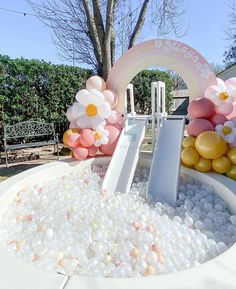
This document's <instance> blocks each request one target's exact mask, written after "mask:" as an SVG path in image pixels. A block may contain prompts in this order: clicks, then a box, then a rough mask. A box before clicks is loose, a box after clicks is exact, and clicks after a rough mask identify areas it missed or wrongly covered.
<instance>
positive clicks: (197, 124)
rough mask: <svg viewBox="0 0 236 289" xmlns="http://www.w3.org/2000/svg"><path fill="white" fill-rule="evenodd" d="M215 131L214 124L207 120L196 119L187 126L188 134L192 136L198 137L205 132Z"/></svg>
mask: <svg viewBox="0 0 236 289" xmlns="http://www.w3.org/2000/svg"><path fill="white" fill-rule="evenodd" d="M209 130H211V131H213V130H214V126H213V124H212V123H211V122H210V121H209V120H207V119H201V118H196V119H193V120H192V121H191V122H190V123H189V125H188V126H187V132H188V134H189V135H190V136H194V137H197V136H198V135H199V134H200V133H202V132H204V131H209Z"/></svg>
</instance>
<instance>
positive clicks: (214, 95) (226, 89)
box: [206, 83, 236, 105]
mask: <svg viewBox="0 0 236 289" xmlns="http://www.w3.org/2000/svg"><path fill="white" fill-rule="evenodd" d="M206 94H207V95H206V96H207V97H208V98H209V99H211V101H212V102H214V104H215V105H221V104H222V103H231V104H232V103H233V102H234V96H235V94H236V90H235V88H234V87H233V86H230V85H225V84H224V83H220V84H218V85H213V86H210V87H209V89H208V90H207V93H206Z"/></svg>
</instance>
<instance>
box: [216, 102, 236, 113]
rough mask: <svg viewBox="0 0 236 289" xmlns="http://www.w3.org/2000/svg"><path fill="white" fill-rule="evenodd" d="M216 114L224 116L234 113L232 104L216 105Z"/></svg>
mask: <svg viewBox="0 0 236 289" xmlns="http://www.w3.org/2000/svg"><path fill="white" fill-rule="evenodd" d="M215 110H216V113H220V114H223V115H228V114H231V113H232V111H233V105H232V103H227V102H226V103H222V104H220V105H216V107H215Z"/></svg>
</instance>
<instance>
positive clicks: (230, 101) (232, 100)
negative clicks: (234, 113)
mask: <svg viewBox="0 0 236 289" xmlns="http://www.w3.org/2000/svg"><path fill="white" fill-rule="evenodd" d="M225 102H227V103H233V102H234V97H233V95H230V94H229V97H228V98H227V99H226V101H225Z"/></svg>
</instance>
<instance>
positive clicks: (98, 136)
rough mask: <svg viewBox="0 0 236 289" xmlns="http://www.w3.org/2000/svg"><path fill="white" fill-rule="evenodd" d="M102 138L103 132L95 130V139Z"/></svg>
mask: <svg viewBox="0 0 236 289" xmlns="http://www.w3.org/2000/svg"><path fill="white" fill-rule="evenodd" d="M101 138H102V134H101V133H100V132H95V139H96V140H99V139H101Z"/></svg>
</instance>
